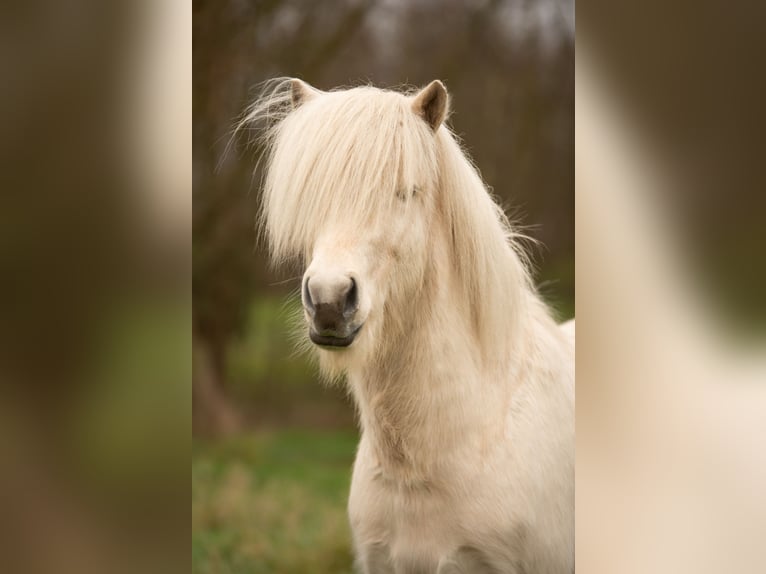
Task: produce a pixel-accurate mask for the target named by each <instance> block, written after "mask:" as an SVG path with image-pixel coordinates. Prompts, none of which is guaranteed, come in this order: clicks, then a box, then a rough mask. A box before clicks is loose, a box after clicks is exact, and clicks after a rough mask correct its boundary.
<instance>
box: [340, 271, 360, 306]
mask: <svg viewBox="0 0 766 574" xmlns="http://www.w3.org/2000/svg"><path fill="white" fill-rule="evenodd" d="M358 298H359V294H358V292H357V288H356V281H355V280H354V278H353V277H351V287H349V290H348V293H346V304H345V305H344V307H343V314H344V315H350V314H351V313H354V312H355V311H356V307H357V304H358Z"/></svg>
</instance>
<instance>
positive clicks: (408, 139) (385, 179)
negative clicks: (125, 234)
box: [240, 79, 533, 357]
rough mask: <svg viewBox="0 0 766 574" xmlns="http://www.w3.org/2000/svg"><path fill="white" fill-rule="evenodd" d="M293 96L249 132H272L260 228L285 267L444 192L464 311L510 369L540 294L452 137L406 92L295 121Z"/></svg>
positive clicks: (501, 216)
mask: <svg viewBox="0 0 766 574" xmlns="http://www.w3.org/2000/svg"><path fill="white" fill-rule="evenodd" d="M289 86H290V79H281V80H276V81H272V82H271V83H269V84H267V86H266V89H265V90H264V91H263V93H262V95H261V97H260V98H259V99H258V100H257V101H256V102H255V103H254V104H253V106H252V107H251V108H250V109H249V111H248V113H247V115H246V116H245V118H244V119H243V122H242V124H240V126H242V125H245V124H248V125H250V124H253V123H255V124H261V125H260V133H261V134H262V136H261V143H262V144H263V145H264V148H265V150H264V151H265V155H264V158H265V159H266V167H267V170H266V175H265V179H264V182H263V199H262V203H263V205H262V206H263V209H262V211H261V222H260V223H261V229H262V230H263V231H264V234H265V236H266V238H267V240H268V244H269V248H270V251H271V254H272V256H273V258H274V259H275V261H276V262H284V261H285V260H291V259H298V260H299V259H300V258H303V259H304V262H305V259H306V258H307V257H310V255H311V246H312V245H313V244H314V241H315V240H316V238H317V237H318V234H319V232H320V231H321V229H326V228H327V226H329V225H332V224H333V222H342V223H343V225H344V226H346V227H347V226H348V225H356V226H358V228H359V231H360V232H362V231H363V230H364V229H365V227H366V226H367V225H368V223H369V222H370V221H372V220H374V218H375V217H376V214H379V213H380V212H381V211H380V210H381V209H387V208H389V207H390V204H391V203H392V202H394V201H396V193H397V191H399V190H400V189H408V188H411V187H412V186H413V185H415V183H416V182H418V183H420V184H422V183H423V182H424V181H425V182H427V184H428V185H430V186H432V187H433V188H434V189H436V190H438V191H437V194H438V195H439V199H438V204H439V209H440V211H441V215H442V216H443V217H444V218H445V220H446V223H447V225H448V226H449V227H448V228H449V230H450V234H451V251H452V257H453V259H454V264H455V269H456V275H457V277H459V280H460V285H461V288H462V290H463V294H462V295H463V297H461V299H460V301H461V304H463V305H466V306H467V309H466V310H465V311H466V313H468V314H469V315H470V316H471V318H472V322H473V324H474V325H475V329H476V331H477V334H478V336H479V338H480V341H481V345H482V349H484V350H485V351H486V352H487V353H489V354H494V351H496V352H497V353H498V354H497V355H496V356H498V357H507V356H508V349H509V347H508V346H507V345H509V344H510V343H511V341H509V336H510V335H511V334H512V333H513V332H514V331H516V329H514V326H515V325H517V324H518V320H519V317H522V316H524V314H525V309H526V307H527V303H528V300H529V299H530V298H529V297H528V295H529V294H530V293H532V292H533V290H532V287H531V281H530V278H529V273H528V271H527V262H526V258H525V257H524V255H523V252H522V251H521V250H520V249H519V247H518V243H517V241H516V237H517V236H516V235H515V234H514V232H513V231H512V229H511V226H510V224H509V222H508V219H507V217H506V215H505V213H504V212H503V210H502V209H501V208H500V207H499V205H498V204H497V203H496V202H495V201H494V200H493V198H492V196H491V195H490V192H489V191H488V189H487V188H486V186H485V185H484V183H483V181H482V179H481V176H480V175H479V172H478V170H477V169H476V168H475V166H474V165H473V164H472V163H471V161H470V160H469V159H468V157H467V155H466V154H465V152H464V151H463V150H462V149H461V146H460V144H459V143H458V141H457V138H456V137H455V135H454V134H453V133H452V131H451V130H450V129H449V128H448V127H447V126H446V125H442V126H441V127H440V128H439V129H438V131H437V133H436V135H434V133H433V132H432V131H431V129H430V128H429V127H428V126H427V125H426V123H425V122H423V121H422V119H421V118H419V117H417V116H416V115H415V114H414V113H412V110H411V107H410V102H409V100H408V99H407V98H405V97H402V93H400V92H395V91H388V90H381V89H377V88H373V87H369V86H362V87H356V88H352V89H347V90H338V91H332V92H326V93H323V94H322V97H318V98H314V99H312V100H310V101H307V102H305V103H303V104H302V105H300V106H299V107H298V108H297V109H292V105H291V101H290V98H291V96H290V89H289ZM296 157H299V158H300V159H301V161H296ZM339 190H345V191H344V193H346V195H344V198H343V201H338V197H337V194H338V192H339Z"/></svg>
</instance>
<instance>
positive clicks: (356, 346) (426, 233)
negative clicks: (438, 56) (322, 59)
mask: <svg viewBox="0 0 766 574" xmlns="http://www.w3.org/2000/svg"><path fill="white" fill-rule="evenodd" d="M290 97H291V102H292V111H291V112H289V113H288V114H287V115H286V116H285V118H284V119H283V120H282V121H281V122H280V123H279V124H278V126H277V127H276V128H274V133H273V135H272V137H273V140H272V147H271V155H270V158H269V164H268V175H267V179H266V186H265V192H264V214H265V218H266V228H267V230H268V234H269V239H270V243H271V247H272V250H273V252H274V253H275V255H276V256H277V257H284V256H289V255H298V256H300V257H301V258H302V259H303V262H304V264H305V266H306V269H305V273H304V275H303V280H302V289H301V294H302V295H301V297H302V302H303V309H304V315H305V319H306V322H307V330H308V335H309V338H310V340H311V341H312V342H313V343H314V344H316V345H317V346H319V347H320V348H322V349H325V350H339V349H347V348H350V349H352V350H353V352H354V354H358V353H363V352H364V350H365V349H366V350H370V349H372V348H375V347H379V346H380V345H381V337H382V331H383V327H384V325H385V324H386V322H387V321H388V322H396V323H399V324H401V322H402V320H403V318H402V317H401V312H402V309H405V308H408V305H410V304H412V302H413V301H417V299H418V297H419V293H420V291H421V290H422V287H423V284H424V281H425V278H426V272H427V269H428V262H429V257H430V256H431V255H432V253H429V250H430V249H431V248H432V243H433V241H432V240H433V233H434V225H435V223H434V222H435V221H436V219H437V217H438V215H437V214H438V213H439V205H438V200H437V193H436V188H437V180H438V173H439V165H438V164H439V159H438V158H439V155H438V153H437V139H438V133H439V130H440V127H441V126H442V123H443V121H444V118H445V116H446V114H447V100H448V97H447V92H446V90H445V88H444V86H443V85H442V84H441V82H439V81H434V82H432V83H431V84H429V85H428V86H427V87H426V88H424V89H423V90H421V91H420V92H418V93H415V94H402V93H398V92H392V91H384V90H378V89H375V88H371V87H361V88H354V89H350V90H344V91H336V92H320V91H318V90H316V89H314V88H312V87H310V86H308V85H307V84H305V83H303V82H301V81H299V80H292V81H291V83H290ZM394 312H396V313H398V314H397V315H396V316H395V317H392V315H393V314H394ZM400 326H401V325H400ZM389 332H390V331H386V333H387V334H388V333H389ZM348 352H352V351H348Z"/></svg>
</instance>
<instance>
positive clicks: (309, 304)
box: [303, 277, 314, 313]
mask: <svg viewBox="0 0 766 574" xmlns="http://www.w3.org/2000/svg"><path fill="white" fill-rule="evenodd" d="M303 304H304V305H305V306H306V309H307V310H308V311H309V312H311V313H313V312H314V301H312V300H311V291H309V278H308V277H307V278H306V280H305V281H304V282H303Z"/></svg>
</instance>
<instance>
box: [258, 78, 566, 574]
mask: <svg viewBox="0 0 766 574" xmlns="http://www.w3.org/2000/svg"><path fill="white" fill-rule="evenodd" d="M447 112H448V99H447V94H446V91H445V90H444V87H443V86H442V85H441V84H440V83H439V82H434V83H432V84H431V85H429V86H428V87H427V88H425V89H424V90H422V91H421V92H418V93H400V92H396V91H386V90H379V89H376V88H373V87H367V86H364V87H358V88H353V89H348V90H339V91H333V92H319V91H317V90H315V89H313V88H311V87H309V86H307V85H306V84H303V83H302V82H299V81H297V80H281V81H276V82H274V83H272V84H270V85H269V90H267V92H266V93H265V95H264V96H263V97H261V98H260V99H259V100H258V101H257V102H256V103H255V104H254V106H253V107H252V108H251V110H250V111H249V113H248V115H247V117H246V119H245V122H248V123H250V122H255V123H256V124H257V123H258V122H265V123H266V126H265V132H264V133H265V135H264V142H265V145H266V150H267V151H266V168H267V174H266V178H265V185H264V189H263V224H264V229H265V231H266V235H267V237H268V241H269V245H270V248H271V251H272V253H273V255H274V257H275V259H276V260H277V261H285V260H290V259H295V260H297V261H299V262H301V263H303V264H304V265H305V266H306V267H307V272H306V277H307V278H308V276H309V275H315V276H318V274H323V275H322V276H323V277H330V276H333V275H332V274H335V275H334V276H337V277H345V276H346V275H348V276H353V277H354V278H355V283H354V288H355V289H356V288H357V285H358V290H359V299H360V301H359V305H358V310H357V311H356V316H357V319H358V323H359V325H360V328H361V330H360V331H359V333H360V334H359V336H358V338H357V339H356V340H355V341H354V342H353V344H351V345H350V346H348V347H347V348H345V349H343V350H328V349H326V348H321V347H319V348H317V352H318V355H319V358H320V364H321V366H322V367H323V369H324V370H325V371H328V372H331V373H337V372H344V373H345V374H347V376H348V380H349V384H350V386H351V389H352V391H353V394H354V397H355V399H356V403H357V406H358V410H359V417H360V422H361V426H362V433H363V434H362V441H361V443H360V447H359V453H358V456H357V461H356V464H355V470H354V481H353V485H352V491H351V497H350V508H349V511H350V517H351V523H352V527H353V531H354V538H355V546H356V548H357V554H358V560H359V564H360V568H361V569H362V571H363V572H365V573H378V572H383V573H385V572H389V571H390V572H410V571H413V572H414V571H417V572H421V571H422V572H434V573H437V572H438V573H439V574H443V573H446V572H477V573H482V572H524V571H526V572H541V573H547V572H550V573H553V572H562V573H563V572H569V571H570V570H571V566H572V565H573V551H574V548H573V526H574V524H573V510H574V509H573V504H574V502H573V480H574V476H573V454H574V453H573V449H574V443H573V438H574V423H573V398H574V395H573V382H574V368H573V367H574V348H573V329H572V333H571V335H570V334H569V333H565V332H563V331H561V330H560V329H558V327H557V326H556V325H555V323H554V322H553V320H552V319H551V318H550V315H549V312H548V310H547V308H546V307H545V305H544V304H542V302H541V301H540V300H539V298H538V297H537V295H536V293H535V292H534V289H533V288H532V286H531V283H530V280H529V275H528V273H527V270H526V266H525V264H524V259H523V256H522V255H521V254H520V253H521V252H520V251H519V250H518V249H517V248H516V245H515V242H514V234H513V232H512V231H511V227H510V225H509V223H508V220H507V219H506V217H505V214H504V213H503V211H502V209H500V207H498V205H497V204H496V203H495V202H494V201H493V199H492V197H491V195H490V194H489V193H488V191H487V189H486V187H485V186H484V184H483V182H482V180H481V177H480V176H479V174H478V172H477V170H476V168H475V167H474V166H473V165H472V164H471V162H470V161H469V160H468V158H467V157H466V155H465V153H464V152H463V151H462V150H461V148H460V145H459V144H458V142H457V139H456V137H455V136H454V135H453V134H452V132H451V131H450V130H449V129H448V128H447V127H446V126H445V125H444V123H443V122H444V119H445V117H446V115H447ZM307 280H308V279H304V289H305V284H306V281H307ZM346 281H348V279H346ZM304 305H306V296H305V292H304ZM306 313H307V315H306V318H307V320H310V316H309V311H307V312H306Z"/></svg>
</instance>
